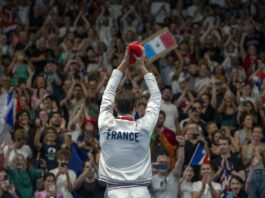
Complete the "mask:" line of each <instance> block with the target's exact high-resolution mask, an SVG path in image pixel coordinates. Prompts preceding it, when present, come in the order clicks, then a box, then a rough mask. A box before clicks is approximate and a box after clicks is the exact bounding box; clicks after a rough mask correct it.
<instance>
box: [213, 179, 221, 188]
mask: <svg viewBox="0 0 265 198" xmlns="http://www.w3.org/2000/svg"><path fill="white" fill-rule="evenodd" d="M212 185H213V188H214V189H216V190H221V184H220V183H218V182H214V181H213V182H212Z"/></svg>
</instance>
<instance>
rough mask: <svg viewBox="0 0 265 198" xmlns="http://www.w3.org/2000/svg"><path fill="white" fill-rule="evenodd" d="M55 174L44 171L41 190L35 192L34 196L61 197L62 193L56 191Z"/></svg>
mask: <svg viewBox="0 0 265 198" xmlns="http://www.w3.org/2000/svg"><path fill="white" fill-rule="evenodd" d="M55 181H56V178H55V175H54V174H53V173H46V174H45V175H44V184H43V187H44V189H43V191H40V192H38V191H37V192H35V195H34V198H47V197H56V198H63V196H62V193H61V192H58V191H57V189H56V185H55Z"/></svg>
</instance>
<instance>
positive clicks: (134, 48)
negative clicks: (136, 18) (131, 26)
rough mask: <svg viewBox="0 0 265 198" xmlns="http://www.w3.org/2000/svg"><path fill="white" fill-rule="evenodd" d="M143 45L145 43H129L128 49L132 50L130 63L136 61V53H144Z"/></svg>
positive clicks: (137, 54)
mask: <svg viewBox="0 0 265 198" xmlns="http://www.w3.org/2000/svg"><path fill="white" fill-rule="evenodd" d="M141 46H144V44H143V43H131V44H129V45H128V50H129V52H130V57H129V63H130V64H133V63H135V61H136V59H135V57H134V55H136V56H138V57H140V56H142V54H143V51H142V48H141Z"/></svg>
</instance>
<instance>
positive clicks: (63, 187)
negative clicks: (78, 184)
mask: <svg viewBox="0 0 265 198" xmlns="http://www.w3.org/2000/svg"><path fill="white" fill-rule="evenodd" d="M58 171H59V169H58V168H55V169H53V170H51V171H50V172H51V173H53V174H54V175H56V174H57V172H58ZM68 173H69V177H70V181H71V183H72V186H73V185H74V183H75V180H76V174H75V172H74V171H72V170H70V169H69V170H68ZM56 187H57V190H58V191H60V192H62V194H63V197H66V198H72V197H73V195H72V193H71V192H69V191H68V189H67V177H66V174H63V175H59V176H58V177H57V180H56Z"/></svg>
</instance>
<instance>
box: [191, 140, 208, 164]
mask: <svg viewBox="0 0 265 198" xmlns="http://www.w3.org/2000/svg"><path fill="white" fill-rule="evenodd" d="M209 162H210V159H209V156H208V154H207V153H206V151H205V149H204V146H203V144H198V146H197V148H196V150H195V152H194V154H193V156H192V158H191V162H190V164H191V165H201V164H204V163H209Z"/></svg>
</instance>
